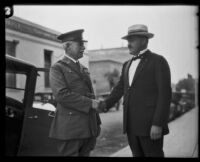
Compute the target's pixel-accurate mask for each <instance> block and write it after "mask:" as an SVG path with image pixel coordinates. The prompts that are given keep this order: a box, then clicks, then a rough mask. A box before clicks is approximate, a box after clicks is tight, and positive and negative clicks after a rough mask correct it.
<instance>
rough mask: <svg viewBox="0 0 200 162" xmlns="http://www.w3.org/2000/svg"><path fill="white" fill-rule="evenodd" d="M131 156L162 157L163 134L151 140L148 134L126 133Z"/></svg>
mask: <svg viewBox="0 0 200 162" xmlns="http://www.w3.org/2000/svg"><path fill="white" fill-rule="evenodd" d="M127 137H128V143H129V146H130V148H131V151H132V154H133V157H164V152H163V136H162V137H161V138H159V139H157V140H152V139H151V138H150V136H136V135H130V134H127Z"/></svg>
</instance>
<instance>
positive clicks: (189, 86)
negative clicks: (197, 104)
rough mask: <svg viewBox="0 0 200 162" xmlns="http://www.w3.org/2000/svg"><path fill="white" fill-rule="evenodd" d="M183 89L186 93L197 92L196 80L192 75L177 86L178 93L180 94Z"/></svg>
mask: <svg viewBox="0 0 200 162" xmlns="http://www.w3.org/2000/svg"><path fill="white" fill-rule="evenodd" d="M183 89H185V90H186V92H192V93H194V91H195V80H194V79H193V77H192V75H191V74H188V77H187V78H184V79H181V80H180V81H179V82H178V83H177V84H176V91H178V92H180V91H181V90H183Z"/></svg>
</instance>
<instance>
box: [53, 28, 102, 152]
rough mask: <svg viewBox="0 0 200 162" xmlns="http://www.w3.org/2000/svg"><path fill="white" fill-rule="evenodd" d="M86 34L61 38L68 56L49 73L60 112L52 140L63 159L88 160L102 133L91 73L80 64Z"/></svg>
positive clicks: (56, 116)
mask: <svg viewBox="0 0 200 162" xmlns="http://www.w3.org/2000/svg"><path fill="white" fill-rule="evenodd" d="M83 31H84V30H83V29H80V30H75V31H71V32H67V33H65V34H61V35H60V36H58V39H59V40H61V42H62V43H63V47H64V50H65V56H64V58H63V59H62V60H59V61H58V62H56V63H55V64H54V65H53V66H52V67H51V69H50V85H51V88H52V91H53V95H54V96H55V100H56V101H57V108H56V114H55V117H54V119H53V121H52V124H51V128H50V133H49V137H50V138H54V139H56V140H57V143H58V152H59V153H60V155H62V156H89V154H90V151H91V150H92V149H94V147H95V144H96V138H97V136H98V135H99V133H100V124H101V121H100V117H99V114H98V111H97V107H98V101H97V100H95V96H94V91H93V87H92V83H91V80H90V76H89V72H88V69H87V68H86V67H84V66H83V65H81V64H80V63H79V62H78V59H79V58H81V57H83V52H84V50H85V46H84V42H86V41H85V40H83V39H82V33H83Z"/></svg>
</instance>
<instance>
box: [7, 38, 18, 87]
mask: <svg viewBox="0 0 200 162" xmlns="http://www.w3.org/2000/svg"><path fill="white" fill-rule="evenodd" d="M18 43H19V42H18V41H16V40H14V41H6V54H7V55H10V56H13V57H15V56H16V54H15V50H16V45H17V44H18ZM6 86H8V87H15V86H16V75H15V74H11V73H9V74H6Z"/></svg>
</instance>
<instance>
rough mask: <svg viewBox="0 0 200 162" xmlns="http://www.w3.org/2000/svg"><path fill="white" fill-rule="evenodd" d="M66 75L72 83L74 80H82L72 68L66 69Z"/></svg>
mask: <svg viewBox="0 0 200 162" xmlns="http://www.w3.org/2000/svg"><path fill="white" fill-rule="evenodd" d="M64 77H65V79H66V80H67V82H68V83H69V84H72V83H74V82H77V81H78V80H81V79H80V76H79V75H78V74H76V73H75V72H74V71H72V70H70V69H67V70H65V72H64Z"/></svg>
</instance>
